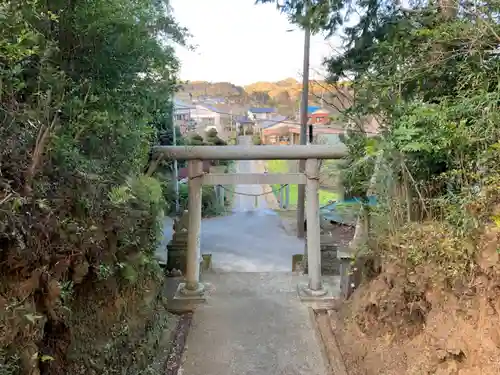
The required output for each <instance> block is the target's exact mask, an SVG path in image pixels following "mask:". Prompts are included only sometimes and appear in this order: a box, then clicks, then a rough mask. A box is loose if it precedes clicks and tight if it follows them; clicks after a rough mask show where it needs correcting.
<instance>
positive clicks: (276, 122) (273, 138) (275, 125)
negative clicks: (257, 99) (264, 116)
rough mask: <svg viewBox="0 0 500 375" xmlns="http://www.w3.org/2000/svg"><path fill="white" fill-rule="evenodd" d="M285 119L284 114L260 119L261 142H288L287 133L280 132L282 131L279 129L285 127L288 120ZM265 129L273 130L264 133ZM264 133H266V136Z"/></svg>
mask: <svg viewBox="0 0 500 375" xmlns="http://www.w3.org/2000/svg"><path fill="white" fill-rule="evenodd" d="M286 119H287V117H286V116H282V115H277V116H274V117H271V118H270V119H269V120H265V121H262V122H261V123H260V124H259V131H260V134H261V137H262V144H282V143H286V142H288V138H287V135H286V134H282V133H283V131H282V130H279V129H284V128H287V126H288V122H287V121H286ZM266 129H273V131H268V132H267V133H265V131H266ZM265 134H267V136H266V135H265Z"/></svg>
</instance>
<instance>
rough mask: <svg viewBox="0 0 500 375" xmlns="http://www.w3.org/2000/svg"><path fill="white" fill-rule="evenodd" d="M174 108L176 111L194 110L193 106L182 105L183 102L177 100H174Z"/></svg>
mask: <svg viewBox="0 0 500 375" xmlns="http://www.w3.org/2000/svg"><path fill="white" fill-rule="evenodd" d="M174 107H175V108H178V109H189V108H194V106H193V105H191V104H188V103H184V102H183V101H181V100H179V99H174Z"/></svg>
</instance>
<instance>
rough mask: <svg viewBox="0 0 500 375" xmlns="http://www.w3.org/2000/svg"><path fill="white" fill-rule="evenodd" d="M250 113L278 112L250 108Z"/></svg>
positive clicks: (269, 109)
mask: <svg viewBox="0 0 500 375" xmlns="http://www.w3.org/2000/svg"><path fill="white" fill-rule="evenodd" d="M249 111H250V112H252V113H273V112H276V109H274V108H250V109H249Z"/></svg>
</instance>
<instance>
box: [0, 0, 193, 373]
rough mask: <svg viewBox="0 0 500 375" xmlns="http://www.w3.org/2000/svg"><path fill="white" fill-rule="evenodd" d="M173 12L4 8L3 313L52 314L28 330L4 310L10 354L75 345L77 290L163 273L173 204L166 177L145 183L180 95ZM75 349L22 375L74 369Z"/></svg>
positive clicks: (104, 3) (0, 41)
mask: <svg viewBox="0 0 500 375" xmlns="http://www.w3.org/2000/svg"><path fill="white" fill-rule="evenodd" d="M167 8H168V4H167V3H166V2H163V1H154V2H152V1H146V0H139V1H130V0H96V1H92V2H86V1H73V2H71V1H70V2H64V1H63V2H39V1H19V0H6V1H3V2H2V3H1V4H0V19H1V22H2V28H1V29H0V50H1V51H2V53H1V57H0V82H1V84H0V109H1V111H0V142H1V147H0V260H2V261H1V262H0V274H1V276H0V294H1V296H0V305H1V306H4V304H3V303H4V302H6V303H8V304H10V303H14V305H16V303H17V302H16V301H23V308H25V309H26V310H27V311H29V316H37V317H40V318H37V319H32V320H34V323H30V324H29V325H26V324H24V325H22V326H23V327H25V328H26V329H23V331H22V332H21V331H19V326H20V325H19V324H18V323H19V321H18V320H19V319H18V318H19V317H17V318H16V317H14V318H15V319H13V318H12V317H8V316H5V315H3V314H0V331H2V333H3V334H2V336H3V338H2V339H1V340H0V351H1V350H2V349H3V348H9V351H11V352H14V353H15V352H17V351H22V352H23V353H24V354H26V353H28V354H29V351H28V350H25V348H30V350H31V349H33V350H34V352H35V353H36V352H42V350H49V349H51V348H49V347H47V348H46V347H44V346H43V345H49V344H47V343H50V345H55V346H56V347H58V348H67V347H68V346H67V341H65V340H67V339H68V337H67V336H68V335H69V334H70V333H68V330H70V324H69V322H68V320H67V318H68V309H69V308H68V306H67V304H68V301H69V299H68V298H67V297H69V296H73V295H74V297H75V298H76V300H77V301H74V302H75V303H76V302H78V298H81V297H82V295H83V294H84V293H83V294H78V293H76V291H81V290H91V291H95V290H96V289H95V286H96V285H101V284H100V283H102V282H103V279H106V280H107V279H110V284H109V285H110V287H109V290H108V291H110V292H112V293H110V296H109V298H110V299H112V298H116V295H117V294H119V293H120V290H121V289H120V288H121V287H122V284H120V283H118V285H117V284H116V283H114V281H113V280H112V279H113V277H110V274H112V273H113V271H114V270H115V269H116V268H120V269H125V268H127V269H129V268H130V267H131V268H133V269H134V270H135V271H136V273H137V272H138V273H141V274H145V273H149V272H151V275H152V274H154V273H155V271H154V268H155V266H154V263H153V262H152V261H151V256H152V252H153V251H154V249H155V246H156V241H157V235H158V229H159V226H158V221H159V218H160V217H161V212H162V210H163V209H164V201H163V196H162V192H161V188H160V186H159V184H158V182H157V181H156V180H155V179H153V178H150V177H142V176H141V175H142V172H143V168H144V166H145V165H146V164H147V162H148V157H149V151H150V146H151V144H152V143H154V142H156V139H157V136H158V134H157V128H156V127H155V124H156V123H157V122H158V121H157V120H158V119H159V118H161V117H163V116H164V112H165V111H166V108H170V107H171V105H170V104H171V103H170V98H171V94H172V93H173V91H174V90H175V88H176V78H175V74H176V71H177V68H178V62H177V60H176V58H175V56H174V55H173V49H172V48H171V46H170V44H171V42H173V43H176V42H177V43H183V42H184V30H183V29H182V28H180V27H179V26H178V25H177V24H176V22H175V21H174V20H173V19H172V17H171V16H170V15H169V14H170V13H169V12H167ZM7 259H9V261H5V260H7ZM129 266H130V267H129ZM124 274H126V275H130V274H132V273H131V272H125V273H124ZM98 276H99V277H98ZM130 279H134V278H133V277H132V278H130ZM123 280H124V278H123V277H122V278H121V279H120V281H123ZM115 281H116V280H115ZM73 291H75V293H73ZM35 297H36V299H37V301H36V304H35ZM94 297H97V296H95V295H94ZM112 319H118V317H113V318H112ZM112 319H111V320H112ZM43 321H47V323H46V324H48V325H49V326H50V325H53V326H57V327H58V329H54V332H51V330H50V329H47V330H44V329H43V324H42V323H39V322H43ZM35 323H36V324H35ZM40 325H41V327H40ZM59 328H60V329H59ZM76 328H77V327H71V329H76ZM44 335H46V336H45V337H44ZM47 335H48V336H47ZM50 335H52V336H50ZM89 340H92V338H90V339H89ZM61 342H64V343H63V344H62V345H61ZM38 345H41V346H42V347H40V348H38ZM52 349H53V348H52ZM65 350H66V349H64V350H62V349H61V350H59V349H58V350H57V353H56V354H57V355H54V360H53V361H49V363H39V361H38V357H37V356H36V355H35V356H29V358H23V361H21V362H22V366H24V367H23V368H21V371H22V372H23V373H31V371H33V367H36V366H40V369H41V370H43V371H42V372H44V373H51V374H58V373H62V371H63V367H64V364H65V363H67V359H66V358H64V356H65V355H66V354H67V353H66V352H65ZM68 350H69V349H68ZM31 354H33V353H31Z"/></svg>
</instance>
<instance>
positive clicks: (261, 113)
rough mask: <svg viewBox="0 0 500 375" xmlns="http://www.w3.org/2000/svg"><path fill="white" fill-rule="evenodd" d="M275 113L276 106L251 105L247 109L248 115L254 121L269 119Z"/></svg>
mask: <svg viewBox="0 0 500 375" xmlns="http://www.w3.org/2000/svg"><path fill="white" fill-rule="evenodd" d="M275 114H276V108H257V107H252V108H250V109H249V110H248V117H249V118H250V119H251V120H254V121H257V122H258V121H262V120H269V119H270V118H271V117H273V116H274V115H275Z"/></svg>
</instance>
